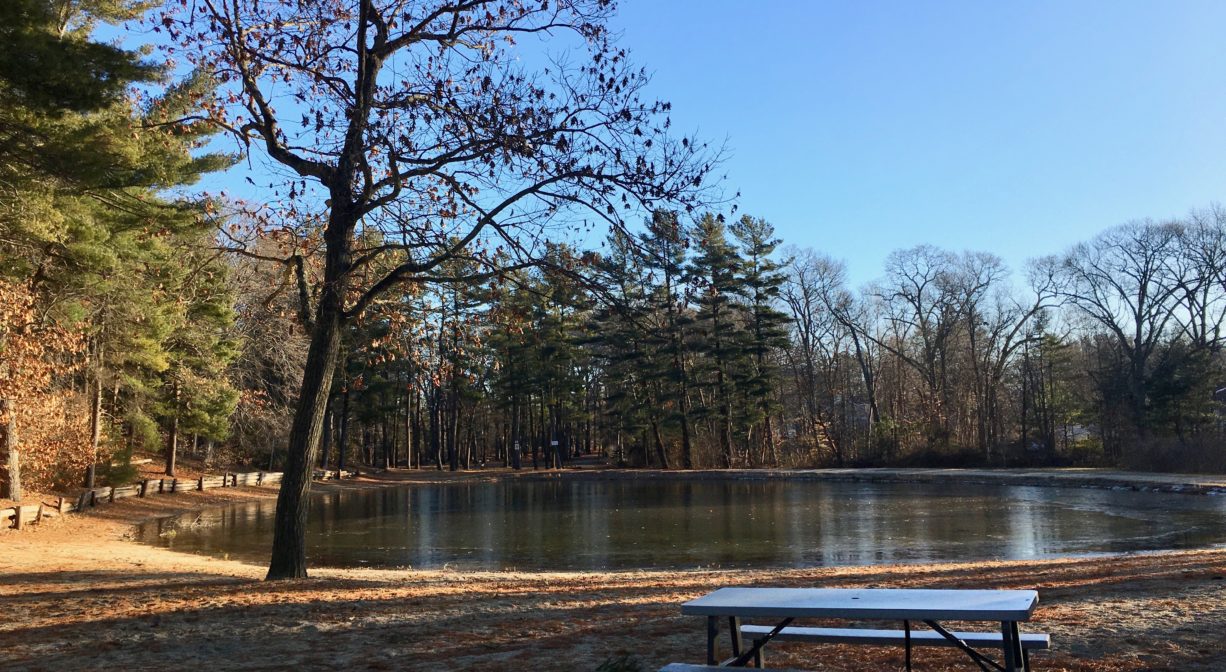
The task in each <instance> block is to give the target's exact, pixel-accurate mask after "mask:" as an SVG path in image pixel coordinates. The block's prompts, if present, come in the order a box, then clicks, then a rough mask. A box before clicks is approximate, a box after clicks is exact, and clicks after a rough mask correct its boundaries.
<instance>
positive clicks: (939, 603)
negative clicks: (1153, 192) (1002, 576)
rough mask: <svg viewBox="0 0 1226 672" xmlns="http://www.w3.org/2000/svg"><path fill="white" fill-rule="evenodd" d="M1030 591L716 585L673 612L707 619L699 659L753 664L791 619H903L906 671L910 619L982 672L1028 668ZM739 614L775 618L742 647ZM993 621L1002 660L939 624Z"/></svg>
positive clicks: (1014, 671)
mask: <svg viewBox="0 0 1226 672" xmlns="http://www.w3.org/2000/svg"><path fill="white" fill-rule="evenodd" d="M1038 599H1039V597H1038V593H1036V592H1035V591H1033V590H931V589H897V588H842V589H840V588H721V589H719V590H717V591H715V592H713V593H710V594H708V595H705V596H703V597H700V598H698V599H695V600H691V601H689V602H686V603H685V604H683V605H682V606H681V613H682V614H686V615H694V616H706V617H707V664H708V665H717V664H718V665H724V666H729V667H744V666H746V665H747V664H748V663H749V662H750V661H754V662H755V664H756V665H757V666H759V667H761V664H762V647H763V646H765V645H766V644H767V643H768V642H769V641H770V640H772V639H773V638H774V637H775V636H776V635H778V634H779V633H780V632H782V631H783V629H784V628H786V627H787V626H788V625H790V624H791V623H792V622H793V620H795V619H797V618H833V619H846V620H894V621H899V620H900V621H902V622H903V631H904V648H905V651H906V664H907V669H908V670H910V669H911V636H910V635H911V624H912V623H916V622H918V623H923V624H925V625H927V626H928V627H930V628H932V629H933V630H934V631H936V632H937V633H939V634H940V635H941V636H942V637H944V638H946V639H948V640H949V641H950V642H951V643H952V644H953V646H955V647H956V648H958V649H960V650H961V651H963V652H964V653H966V654H967V655H968V656H969V657H970V658H971V660H973V661H974V662H975V663H976V664H977V665H978V666H979V668H980V669H981V670H983V672H993V671H995V672H1029V670H1030V660H1029V656H1028V655H1027V654H1026V651H1025V650H1024V649H1022V646H1021V635H1020V630H1019V628H1018V623H1019V622H1021V621H1028V620H1030V616H1031V614H1032V613H1033V612H1034V608H1035V605H1036V604H1038ZM725 618H726V619H727V620H728V628H729V636H730V638H731V646H732V657H731V658H728V659H725V660H723V661H720V660H719V659H718V655H717V654H718V652H717V647H716V642H717V640H718V638H719V627H720V621H721V620H722V619H725ZM744 618H761V619H771V620H775V619H778V620H777V623H776V625H775V626H774V627H773V628H772V629H771V631H770V632H769V633H768V634H767V635H765V636H763V637H759V638H756V639H755V640H754V643H753V645H752V646H750V647H748V648H747V647H746V646H745V643H744V641H743V639H742V636H741V623H742V619H744ZM946 620H954V621H995V622H998V623H999V624H1000V629H1001V638H1002V646H1001V648H1002V650H1003V658H1004V660H1003V664H1002V663H997V662H996V661H994V660H992V659H990V658H988V657H987V656H985V655H984V654H983V653H982V652H980V651H978V650H976V649H975V648H973V647H971V646H969V645H968V644H967V643H966V642H963V641H961V640H959V639H958V638H957V637H956V636H955V635H954V634H953V633H951V632H950V631H949V630H947V629H945V627H943V626H942V625H941V624H940V621H946Z"/></svg>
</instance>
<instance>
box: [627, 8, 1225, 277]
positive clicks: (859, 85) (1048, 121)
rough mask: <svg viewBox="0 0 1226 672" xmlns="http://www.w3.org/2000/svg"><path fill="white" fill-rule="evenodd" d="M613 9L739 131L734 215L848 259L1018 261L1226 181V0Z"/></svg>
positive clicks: (673, 82)
mask: <svg viewBox="0 0 1226 672" xmlns="http://www.w3.org/2000/svg"><path fill="white" fill-rule="evenodd" d="M613 25H614V27H615V29H617V30H620V31H621V33H622V37H621V44H622V45H623V46H625V47H626V48H627V49H628V50H629V51H630V53H631V55H632V58H634V59H635V60H636V61H637V62H639V63H640V64H642V65H644V66H646V67H647V68H648V70H649V71H650V72H652V73H653V81H652V85H651V90H650V92H651V93H652V94H654V95H655V96H657V97H661V98H664V99H667V100H669V101H670V102H672V103H673V114H672V117H673V122H674V124H675V127H677V128H679V129H682V130H685V131H689V130H691V129H693V130H697V132H698V134H699V135H700V136H702V137H705V138H706V139H708V140H712V141H715V142H717V143H718V142H723V141H726V142H727V147H728V149H729V156H728V158H727V160H726V161H725V163H724V165H723V166H722V168H723V170H722V171H721V172H722V173H723V174H726V176H727V179H726V180H725V182H724V186H725V188H726V189H727V190H728V192H729V194H732V193H735V192H736V191H738V190H739V191H740V194H741V196H740V198H739V201H738V207H739V212H743V213H749V214H752V215H754V216H757V217H763V218H765V219H767V220H768V221H770V222H771V223H772V224H774V225H775V227H776V230H777V233H778V234H779V236H780V237H782V238H783V239H784V240H785V242H786V243H790V244H795V245H798V246H800V247H811V248H814V249H816V250H819V251H822V252H825V253H827V254H829V255H831V256H834V257H836V258H841V259H845V260H846V261H847V262H848V266H849V271H850V276H851V279H852V281H853V283H854V284H859V283H861V282H866V281H868V280H871V279H873V278H875V277H877V276H878V275H879V274H880V272H881V268H882V262H883V260H884V259H885V257H886V255H887V254H888V253H889V252H890V251H891V250H894V249H899V248H906V247H911V246H914V245H918V244H921V243H932V244H934V245H938V246H941V247H944V248H947V249H950V250H954V251H961V250H966V249H970V250H983V251H988V252H993V253H995V254H998V255H1000V256H1001V257H1003V258H1004V259H1005V260H1006V262H1008V263H1009V264H1010V266H1012V267H1014V268H1015V269H1017V268H1020V267H1021V266H1022V265H1023V264H1024V263H1025V261H1026V260H1027V259H1028V258H1031V257H1035V256H1040V255H1046V254H1054V253H1059V252H1061V251H1063V250H1064V249H1066V248H1067V247H1069V246H1070V245H1072V244H1074V243H1076V242H1078V241H1081V240H1085V239H1088V238H1090V237H1092V236H1094V235H1095V234H1096V233H1098V232H1099V231H1101V230H1102V229H1104V228H1107V227H1109V226H1112V225H1115V224H1120V223H1123V222H1126V221H1129V220H1133V219H1144V218H1147V217H1148V218H1153V219H1157V220H1162V219H1168V218H1173V217H1179V216H1182V215H1185V214H1186V213H1187V212H1188V211H1189V210H1190V209H1192V208H1198V207H1204V206H1207V205H1209V204H1211V203H1213V202H1215V201H1221V200H1224V199H1226V86H1223V84H1224V83H1226V40H1224V39H1222V29H1223V28H1224V27H1226V3H1224V2H1220V1H1213V2H1192V1H1171V2H1128V1H1124V2H1121V1H1118V0H1113V1H1111V2H1106V1H1089V0H1079V1H1077V2H1067V1H1063V2H1045V1H1028V2H984V1H980V2H903V1H902V0H896V1H893V2H885V1H875V0H860V1H854V2H852V1H846V2H834V1H831V2H801V1H783V0H775V1H763V2H745V1H734V0H659V1H651V0H623V1H622V3H621V6H620V10H619V14H618V16H617V17H616V18H615V20H614V22H613Z"/></svg>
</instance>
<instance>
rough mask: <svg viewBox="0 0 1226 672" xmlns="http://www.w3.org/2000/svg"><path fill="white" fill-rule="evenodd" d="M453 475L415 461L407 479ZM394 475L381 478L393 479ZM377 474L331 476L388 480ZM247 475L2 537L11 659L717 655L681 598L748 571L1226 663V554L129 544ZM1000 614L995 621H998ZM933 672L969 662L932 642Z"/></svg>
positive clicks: (1097, 648) (215, 663) (521, 662)
mask: <svg viewBox="0 0 1226 672" xmlns="http://www.w3.org/2000/svg"><path fill="white" fill-rule="evenodd" d="M445 477H446V476H435V475H428V474H425V475H423V474H422V473H421V472H418V473H417V474H414V475H412V476H410V475H408V474H400V475H398V476H396V477H393V479H398V480H416V479H423V480H435V479H437V478H445ZM388 480H389V479H388V477H383V478H382V479H381V481H382V482H383V483H386V482H387V481H388ZM379 484H380V482H376V481H372V479H369V478H367V479H361V480H360V481H356V482H355V481H347V482H343V483H339V484H338V483H336V482H330V483H328V484H324V485H322V486H320V485H318V484H317V487H328V488H336V487H343V488H351V487H370V486H376V485H379ZM274 496H275V492H274V491H272V490H271V489H259V488H236V489H226V490H212V491H206V492H204V493H185V494H182V495H176V496H158V497H150V498H149V499H144V500H140V499H128V500H123V501H121V502H117V503H115V504H112V505H108V506H103V507H99V508H98V509H97V510H95V511H93V512H90V513H87V514H83V515H69V516H65V517H62V518H57V519H53V520H49V521H44V522H43V523H41V524H40V525H38V526H34V527H31V528H28V529H26V530H22V531H20V532H18V531H3V532H0V609H2V611H0V614H2V616H0V669H3V670H54V671H56V672H61V671H62V670H68V669H73V670H95V669H97V670H102V669H108V670H116V669H127V670H132V669H154V668H161V669H173V668H176V667H182V668H189V669H204V670H216V671H217V672H223V671H225V670H281V669H291V668H295V669H345V670H533V672H553V671H559V672H560V671H562V670H567V671H575V670H596V669H597V668H598V667H600V666H601V664H602V663H604V662H605V661H609V660H611V659H616V658H619V657H623V656H629V657H630V658H629V659H628V661H627V662H628V665H626V666H623V667H621V668H620V669H621V670H632V669H635V668H634V664H636V663H637V664H638V665H640V666H641V668H640V669H642V670H648V671H651V670H656V669H658V668H659V667H660V666H661V665H663V664H664V663H667V662H670V661H685V662H701V660H702V658H703V651H704V641H705V640H704V637H705V634H704V633H705V622H703V619H700V618H694V617H685V616H681V615H680V614H679V609H678V605H679V604H680V603H681V602H683V601H685V600H687V599H690V598H693V597H696V596H699V595H701V594H703V593H706V592H708V591H710V590H712V589H714V588H717V587H720V586H730V585H772V586H827V587H849V586H877V587H902V586H909V587H934V588H937V587H942V588H957V587H976V588H979V587H1000V588H1033V589H1037V590H1038V591H1039V595H1040V605H1039V608H1038V610H1037V612H1036V617H1035V620H1034V621H1033V622H1032V623H1030V624H1028V626H1027V627H1026V628H1025V629H1026V630H1028V631H1045V632H1049V633H1051V635H1052V639H1053V642H1054V649H1053V650H1052V651H1050V652H1039V653H1036V654H1035V655H1034V656H1033V658H1032V661H1033V663H1034V667H1035V668H1036V669H1037V670H1206V671H1207V670H1226V645H1223V643H1222V642H1223V634H1222V633H1223V632H1226V580H1224V578H1226V551H1222V550H1211V551H1209V550H1206V551H1191V552H1171V553H1158V554H1146V555H1121V556H1109V557H1096V558H1088V559H1064V560H1051V561H1042V562H991V563H965V564H941V565H891V566H873V567H852V568H819V569H805V570H772V571H744V570H720V571H671V570H670V571H636V572H610V573H541V572H536V573H533V572H481V573H476V572H460V571H411V570H362V569H332V568H317V569H314V570H313V572H312V578H310V579H308V580H305V581H296V582H271V583H269V582H264V581H262V578H263V574H264V568H263V567H259V566H254V565H247V564H242V563H239V562H234V561H228V560H221V559H214V558H207V557H203V556H195V555H187V554H181V553H175V552H172V551H168V550H164V549H158V548H153V547H149V546H144V545H140V544H137V543H135V542H133V541H130V540H129V538H128V537H129V535H130V533H131V530H132V525H133V524H134V523H136V522H139V521H141V520H145V519H148V518H150V517H154V516H162V515H171V514H176V513H182V512H185V511H189V510H196V509H199V508H205V507H211V506H218V505H223V504H225V503H227V502H232V501H238V500H245V499H251V498H258V497H274ZM980 627H982V624H980ZM768 660H769V662H770V663H771V666H772V667H789V666H790V667H798V668H803V669H809V670H830V671H843V670H846V671H851V670H868V669H872V670H897V669H901V666H902V652H901V651H900V650H898V649H896V648H868V647H864V648H860V647H856V648H853V647H844V646H823V647H813V646H804V645H788V644H779V645H777V646H774V647H772V650H771V652H770V656H769V657H768ZM915 669H916V670H920V671H937V670H970V669H974V667H973V665H971V664H970V663H969V661H967V660H966V659H964V658H962V657H960V655H959V654H957V652H955V651H951V650H944V649H918V650H917V652H916V665H915Z"/></svg>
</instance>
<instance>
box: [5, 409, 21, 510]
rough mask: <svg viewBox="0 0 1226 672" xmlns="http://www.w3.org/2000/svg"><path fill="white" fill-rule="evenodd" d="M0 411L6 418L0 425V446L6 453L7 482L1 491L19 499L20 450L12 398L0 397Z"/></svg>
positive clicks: (15, 499) (10, 497) (9, 496)
mask: <svg viewBox="0 0 1226 672" xmlns="http://www.w3.org/2000/svg"><path fill="white" fill-rule="evenodd" d="M0 413H3V414H7V415H8V420H7V421H6V422H5V423H4V425H3V426H0V448H3V449H4V452H5V453H7V455H8V458H7V464H6V470H7V471H8V484H7V486H6V490H5V492H4V493H2V494H3V495H4V496H5V497H7V498H8V499H11V500H13V501H14V502H20V501H21V451H20V450H19V449H18V442H17V406H16V404H14V403H13V400H12V399H0Z"/></svg>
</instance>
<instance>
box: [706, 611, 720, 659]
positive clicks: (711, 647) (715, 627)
mask: <svg viewBox="0 0 1226 672" xmlns="http://www.w3.org/2000/svg"><path fill="white" fill-rule="evenodd" d="M717 637H719V617H718V616H708V617H707V664H708V665H716V664H718V663H719V661H718V660H717V659H716V658H715V640H716V638H717Z"/></svg>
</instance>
